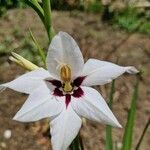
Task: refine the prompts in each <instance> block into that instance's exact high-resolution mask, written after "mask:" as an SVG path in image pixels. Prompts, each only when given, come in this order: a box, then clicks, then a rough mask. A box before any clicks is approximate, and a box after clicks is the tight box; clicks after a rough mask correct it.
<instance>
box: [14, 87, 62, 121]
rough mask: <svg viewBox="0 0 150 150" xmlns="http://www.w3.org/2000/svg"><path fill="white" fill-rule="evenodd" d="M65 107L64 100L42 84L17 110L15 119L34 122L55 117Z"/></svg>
mask: <svg viewBox="0 0 150 150" xmlns="http://www.w3.org/2000/svg"><path fill="white" fill-rule="evenodd" d="M63 108H65V104H64V100H62V98H61V97H60V98H59V99H58V98H56V97H55V96H53V95H51V92H50V90H49V89H48V88H47V86H46V85H42V86H41V87H39V88H38V89H36V90H35V91H34V92H33V93H31V94H30V95H29V97H28V99H27V100H26V102H25V103H24V105H23V106H22V108H21V109H20V110H19V111H18V112H17V114H16V115H15V117H14V118H13V119H14V120H17V121H21V122H32V121H37V120H40V119H42V118H47V117H49V118H53V117H55V116H56V115H58V114H59V113H60V112H61V111H62V110H63Z"/></svg>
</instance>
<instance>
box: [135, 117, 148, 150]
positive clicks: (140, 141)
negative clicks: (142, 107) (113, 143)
mask: <svg viewBox="0 0 150 150" xmlns="http://www.w3.org/2000/svg"><path fill="white" fill-rule="evenodd" d="M149 125H150V118H149V120H148V121H147V123H146V125H145V128H144V130H143V132H142V135H141V137H140V140H139V142H138V144H137V146H136V148H135V150H139V147H140V145H141V143H142V140H143V138H144V135H145V133H146V131H147V129H148V127H149Z"/></svg>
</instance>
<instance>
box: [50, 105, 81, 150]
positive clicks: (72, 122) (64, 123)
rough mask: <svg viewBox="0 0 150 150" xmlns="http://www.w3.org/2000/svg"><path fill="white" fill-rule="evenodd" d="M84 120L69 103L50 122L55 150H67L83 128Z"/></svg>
mask: <svg viewBox="0 0 150 150" xmlns="http://www.w3.org/2000/svg"><path fill="white" fill-rule="evenodd" d="M81 124H82V121H81V119H80V117H79V116H78V115H77V114H76V113H75V112H74V110H73V109H72V107H71V105H68V107H67V109H66V108H65V109H64V110H63V111H62V112H61V114H60V115H59V116H58V117H56V118H55V119H53V120H52V121H51V123H50V127H51V136H52V138H51V142H52V148H53V150H66V149H67V148H68V147H69V145H70V144H71V142H72V141H73V139H74V138H75V137H76V135H77V134H78V132H79V129H80V128H81Z"/></svg>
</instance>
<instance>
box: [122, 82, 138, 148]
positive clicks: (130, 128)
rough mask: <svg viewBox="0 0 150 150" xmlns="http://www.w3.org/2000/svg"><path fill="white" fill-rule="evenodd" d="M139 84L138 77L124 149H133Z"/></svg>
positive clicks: (125, 133) (126, 129)
mask: <svg viewBox="0 0 150 150" xmlns="http://www.w3.org/2000/svg"><path fill="white" fill-rule="evenodd" d="M138 86H139V81H138V79H137V83H136V85H135V87H134V92H133V96H132V102H131V106H130V110H129V113H128V120H127V124H126V127H125V132H124V137H123V147H122V150H131V146H132V135H133V127H134V120H135V114H136V102H137V98H138Z"/></svg>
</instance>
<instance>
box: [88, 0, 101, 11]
mask: <svg viewBox="0 0 150 150" xmlns="http://www.w3.org/2000/svg"><path fill="white" fill-rule="evenodd" d="M86 10H87V11H89V12H92V13H100V12H101V11H102V4H101V2H100V1H99V0H94V1H92V2H90V3H89V4H88V6H87V9H86Z"/></svg>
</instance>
